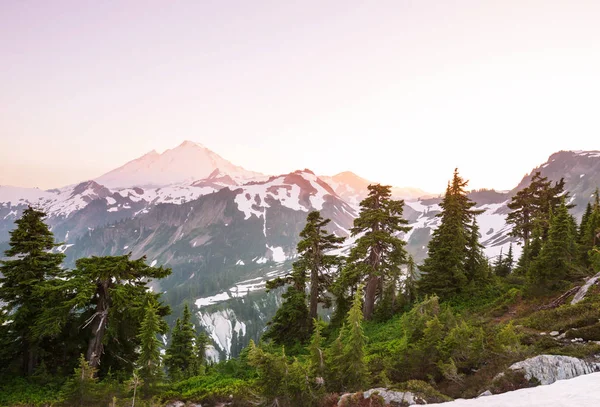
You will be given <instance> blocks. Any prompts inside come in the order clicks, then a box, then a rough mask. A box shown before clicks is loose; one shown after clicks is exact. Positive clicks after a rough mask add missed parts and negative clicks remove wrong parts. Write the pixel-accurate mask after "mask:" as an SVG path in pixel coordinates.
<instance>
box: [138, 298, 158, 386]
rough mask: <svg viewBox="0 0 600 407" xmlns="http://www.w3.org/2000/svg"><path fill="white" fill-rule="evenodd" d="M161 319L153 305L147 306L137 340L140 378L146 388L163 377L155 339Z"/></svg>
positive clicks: (156, 339)
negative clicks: (138, 344) (138, 343)
mask: <svg viewBox="0 0 600 407" xmlns="http://www.w3.org/2000/svg"><path fill="white" fill-rule="evenodd" d="M161 325H162V324H161V317H160V316H159V315H158V310H157V307H156V305H155V304H148V306H147V307H146V313H145V316H144V319H143V320H142V324H141V325H140V333H139V334H138V339H139V342H140V355H139V357H138V360H137V364H138V367H139V374H140V377H141V378H142V379H143V380H144V382H145V383H146V385H147V387H148V388H152V387H154V386H155V385H156V384H157V383H159V382H160V381H161V379H162V377H163V370H162V366H161V357H160V348H161V342H160V340H159V339H158V338H157V335H159V334H160V333H161V332H162V331H163V330H162V328H161Z"/></svg>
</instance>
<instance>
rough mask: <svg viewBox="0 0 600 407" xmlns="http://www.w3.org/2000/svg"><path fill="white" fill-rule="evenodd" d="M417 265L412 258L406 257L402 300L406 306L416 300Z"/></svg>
mask: <svg viewBox="0 0 600 407" xmlns="http://www.w3.org/2000/svg"><path fill="white" fill-rule="evenodd" d="M417 280H418V275H417V265H416V264H415V259H413V257H412V256H410V255H409V256H408V262H407V264H406V278H405V279H404V298H405V299H406V302H407V303H408V304H412V303H413V302H415V301H416V300H417Z"/></svg>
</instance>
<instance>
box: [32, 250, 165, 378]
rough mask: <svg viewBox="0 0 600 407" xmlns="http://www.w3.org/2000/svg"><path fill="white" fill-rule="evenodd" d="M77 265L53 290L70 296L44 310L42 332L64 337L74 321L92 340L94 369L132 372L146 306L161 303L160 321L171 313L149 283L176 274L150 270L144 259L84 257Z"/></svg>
mask: <svg viewBox="0 0 600 407" xmlns="http://www.w3.org/2000/svg"><path fill="white" fill-rule="evenodd" d="M75 265H76V267H75V269H74V270H69V271H68V272H67V273H66V279H64V280H55V281H54V283H55V286H54V287H53V290H55V291H58V292H62V293H67V295H65V296H64V299H63V301H61V302H58V303H56V304H53V306H52V307H48V308H46V309H44V310H43V312H42V313H41V315H40V322H39V323H38V327H37V329H39V330H42V331H47V332H52V333H57V332H60V331H61V330H62V329H63V328H64V327H65V326H66V324H67V322H68V321H69V318H72V317H73V316H75V317H77V318H79V325H78V326H79V328H80V329H81V330H83V331H84V332H85V337H86V338H87V347H86V348H87V351H86V353H85V355H86V360H88V362H89V363H90V365H91V366H92V367H93V368H95V369H99V371H100V374H101V375H103V374H105V373H107V372H108V371H110V370H112V371H119V370H124V371H128V372H131V371H132V369H133V364H132V362H133V361H135V360H136V358H137V348H138V346H139V339H138V334H139V331H140V325H141V323H142V320H143V319H144V316H145V311H146V305H147V304H148V303H156V304H159V305H158V313H159V315H160V317H164V316H166V315H168V314H169V313H170V308H169V307H168V306H166V305H163V304H161V303H160V302H159V298H160V294H154V293H152V291H150V290H148V285H147V284H148V280H149V279H151V278H162V277H165V276H167V275H169V274H170V273H171V270H170V269H165V268H163V267H151V266H148V265H147V264H146V258H145V257H141V258H139V259H137V260H131V254H127V255H123V256H104V257H96V256H93V257H90V258H82V259H79V260H77V261H76V263H75ZM161 325H162V326H161V330H162V332H161V333H166V330H167V329H168V326H167V325H166V323H164V322H161ZM101 361H102V363H101Z"/></svg>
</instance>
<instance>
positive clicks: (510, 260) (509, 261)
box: [504, 243, 515, 274]
mask: <svg viewBox="0 0 600 407" xmlns="http://www.w3.org/2000/svg"><path fill="white" fill-rule="evenodd" d="M504 262H505V265H506V266H505V267H506V270H507V271H508V273H507V274H511V273H512V271H513V268H514V266H515V258H514V256H513V246H512V243H511V244H510V245H509V246H508V254H507V255H506V259H505V261H504Z"/></svg>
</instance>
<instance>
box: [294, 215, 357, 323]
mask: <svg viewBox="0 0 600 407" xmlns="http://www.w3.org/2000/svg"><path fill="white" fill-rule="evenodd" d="M330 221H331V220H330V219H323V218H322V217H321V214H320V213H319V212H318V211H313V212H310V213H309V214H308V217H307V219H306V226H305V227H304V229H303V230H302V232H300V237H301V238H302V240H300V242H299V243H298V247H297V251H298V255H299V256H300V260H298V262H297V263H298V265H297V269H298V270H299V271H301V272H304V273H307V274H308V275H309V276H310V277H309V278H310V299H309V317H310V319H311V320H312V319H314V318H317V304H318V303H324V304H326V305H327V304H329V301H328V300H329V299H328V297H326V291H327V290H328V289H329V286H330V285H331V281H332V279H333V273H332V270H334V269H335V268H337V267H338V266H339V265H340V263H341V259H340V257H339V256H335V255H330V254H326V253H327V252H329V251H331V250H333V249H338V248H339V247H340V245H341V243H343V242H344V240H345V238H343V237H337V236H335V235H334V234H333V233H327V231H326V230H325V228H326V227H327V225H328V224H329V222H330Z"/></svg>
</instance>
